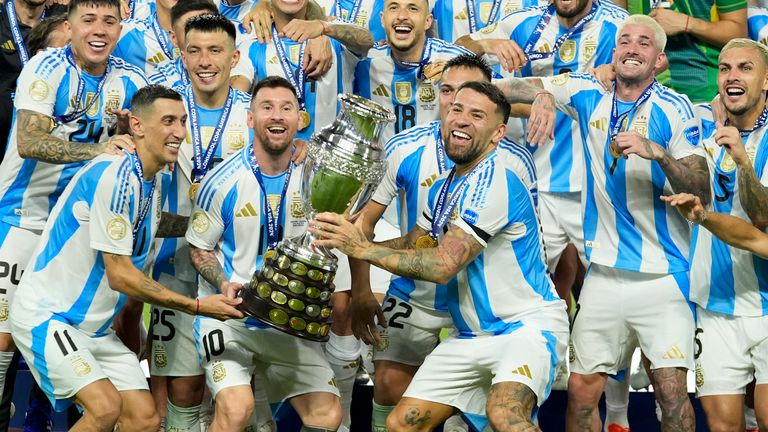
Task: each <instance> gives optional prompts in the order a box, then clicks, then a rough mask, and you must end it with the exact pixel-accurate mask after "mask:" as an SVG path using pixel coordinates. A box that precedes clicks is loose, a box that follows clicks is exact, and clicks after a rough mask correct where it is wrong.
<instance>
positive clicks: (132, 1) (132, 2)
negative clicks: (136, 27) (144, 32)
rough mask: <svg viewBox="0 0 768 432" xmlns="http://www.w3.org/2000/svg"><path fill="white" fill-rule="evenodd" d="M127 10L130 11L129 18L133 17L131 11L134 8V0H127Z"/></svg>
mask: <svg viewBox="0 0 768 432" xmlns="http://www.w3.org/2000/svg"><path fill="white" fill-rule="evenodd" d="M128 10H129V11H131V15H130V16H129V18H133V12H134V11H135V10H136V0H128Z"/></svg>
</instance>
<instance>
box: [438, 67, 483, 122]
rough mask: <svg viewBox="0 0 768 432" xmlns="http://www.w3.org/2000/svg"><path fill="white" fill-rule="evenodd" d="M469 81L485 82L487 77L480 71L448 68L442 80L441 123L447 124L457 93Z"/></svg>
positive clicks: (466, 68) (467, 68)
mask: <svg viewBox="0 0 768 432" xmlns="http://www.w3.org/2000/svg"><path fill="white" fill-rule="evenodd" d="M467 81H485V75H483V72H482V71H481V70H480V69H477V68H472V67H464V66H457V67H452V68H448V70H446V71H444V72H443V75H442V77H441V78H440V100H439V102H440V121H442V122H443V123H445V119H446V117H447V116H448V113H449V112H450V111H451V104H453V100H454V98H455V97H456V91H457V90H458V89H459V87H461V85H462V84H464V83H465V82H467Z"/></svg>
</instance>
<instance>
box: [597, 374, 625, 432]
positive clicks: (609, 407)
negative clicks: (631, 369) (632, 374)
mask: <svg viewBox="0 0 768 432" xmlns="http://www.w3.org/2000/svg"><path fill="white" fill-rule="evenodd" d="M628 408H629V376H626V377H625V378H624V379H623V380H621V381H618V380H615V379H613V378H612V377H608V379H607V380H606V382H605V424H604V425H603V430H604V431H607V430H608V425H610V424H612V423H615V424H618V425H620V426H623V427H629V420H628V419H627V409H628Z"/></svg>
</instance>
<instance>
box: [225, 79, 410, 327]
mask: <svg viewBox="0 0 768 432" xmlns="http://www.w3.org/2000/svg"><path fill="white" fill-rule="evenodd" d="M339 101H340V103H341V112H340V113H339V115H338V116H337V117H336V120H334V122H333V123H331V124H330V125H328V126H326V127H324V128H322V129H321V130H320V131H319V132H316V133H315V134H314V135H313V136H312V139H311V140H310V142H309V153H308V156H307V159H306V161H305V162H304V167H303V173H302V182H301V199H302V202H303V204H304V215H305V217H306V218H307V219H308V220H311V219H312V218H314V217H315V215H316V214H318V213H321V212H334V213H339V214H343V215H345V216H347V217H349V216H351V215H354V214H355V213H357V212H358V211H359V210H360V209H362V207H363V206H364V205H365V203H366V202H367V201H368V200H369V199H370V197H371V196H372V195H373V192H374V191H375V190H376V186H378V184H379V182H381V179H382V177H383V176H384V172H385V171H386V168H387V162H386V160H385V158H384V150H383V149H382V147H381V146H380V145H379V143H378V139H379V135H381V131H382V130H383V129H384V127H385V126H386V124H387V123H389V122H392V121H394V119H395V117H394V115H393V114H392V113H391V112H390V111H389V110H388V109H386V108H384V107H382V106H381V105H379V104H377V103H374V102H372V101H370V100H368V99H365V98H362V97H360V96H357V95H352V94H343V95H339ZM312 240H313V237H312V235H311V234H310V233H308V232H306V233H304V234H303V235H301V236H299V237H295V238H291V239H286V240H283V241H281V242H280V243H278V245H277V247H276V248H275V249H274V250H269V251H267V252H266V253H265V254H264V265H263V266H262V268H261V269H259V270H257V271H256V272H255V273H254V274H253V278H252V279H251V282H250V284H249V285H248V286H247V287H246V288H245V289H243V290H242V291H241V296H242V298H243V303H242V304H241V305H240V309H241V310H242V311H243V312H245V313H246V314H247V315H249V316H252V317H254V318H257V319H259V320H261V321H262V322H264V323H266V324H268V325H270V326H272V327H274V328H276V329H278V330H282V331H284V332H286V333H289V334H292V335H295V336H298V337H301V338H304V339H309V340H313V341H318V342H324V341H326V340H328V333H329V331H330V324H331V310H332V305H331V302H330V300H331V293H333V290H334V287H333V278H334V276H335V275H336V269H337V267H338V266H337V258H336V256H335V255H334V254H333V253H332V252H331V251H330V250H328V249H326V248H317V247H314V246H312Z"/></svg>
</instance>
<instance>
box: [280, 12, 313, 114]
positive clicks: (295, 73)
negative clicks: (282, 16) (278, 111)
mask: <svg viewBox="0 0 768 432" xmlns="http://www.w3.org/2000/svg"><path fill="white" fill-rule="evenodd" d="M272 41H273V42H274V44H275V48H276V49H277V58H278V59H279V60H280V66H282V68H283V74H285V77H286V78H287V79H288V81H290V82H291V85H293V87H294V88H295V89H296V93H297V94H298V96H299V98H298V99H299V110H301V111H306V109H307V107H306V101H305V100H304V83H306V82H307V74H306V73H305V72H304V70H302V69H301V64H302V63H304V50H305V49H306V48H307V42H306V41H304V42H302V44H301V48H299V60H298V62H297V63H298V66H296V69H293V68H292V67H291V64H290V62H289V61H288V56H287V55H286V52H285V46H283V42H282V40H281V39H280V37H279V36H278V35H277V29H276V28H275V26H274V25H273V26H272Z"/></svg>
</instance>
